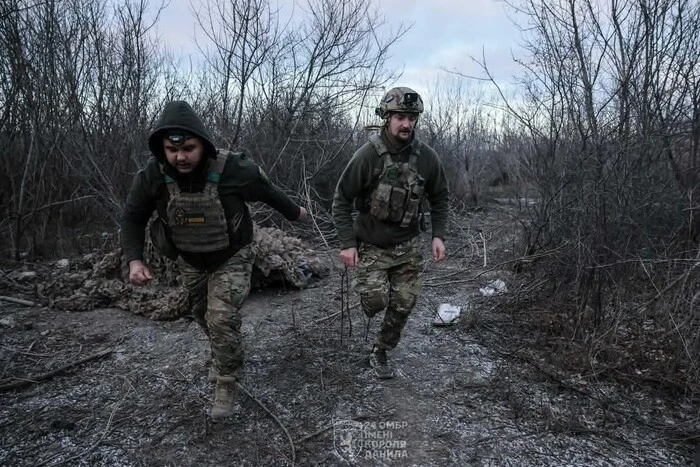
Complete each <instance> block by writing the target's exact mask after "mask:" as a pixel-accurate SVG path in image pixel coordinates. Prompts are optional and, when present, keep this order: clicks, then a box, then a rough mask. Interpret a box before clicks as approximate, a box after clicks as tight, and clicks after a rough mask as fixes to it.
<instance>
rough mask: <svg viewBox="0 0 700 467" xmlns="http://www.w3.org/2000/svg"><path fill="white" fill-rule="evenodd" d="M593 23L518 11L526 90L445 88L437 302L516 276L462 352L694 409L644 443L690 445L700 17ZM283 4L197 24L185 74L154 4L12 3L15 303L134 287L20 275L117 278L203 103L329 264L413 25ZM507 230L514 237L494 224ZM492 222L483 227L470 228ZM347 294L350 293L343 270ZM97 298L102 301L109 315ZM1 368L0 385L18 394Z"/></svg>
mask: <svg viewBox="0 0 700 467" xmlns="http://www.w3.org/2000/svg"><path fill="white" fill-rule="evenodd" d="M598 3H599V2H594V1H592V0H586V1H574V0H556V1H540V0H525V1H521V2H513V5H511V8H512V9H513V11H514V12H516V11H517V14H514V18H515V20H516V21H517V22H518V24H519V26H520V27H521V28H522V30H523V43H524V46H525V50H526V51H527V54H525V55H524V56H522V57H521V58H519V59H518V60H519V62H520V65H521V69H522V74H521V76H520V79H519V81H518V82H517V83H516V84H515V85H514V86H511V87H509V88H508V89H504V88H503V85H502V84H499V83H500V82H499V81H497V80H496V77H494V76H492V72H491V69H490V67H489V64H488V60H487V59H488V57H486V58H483V57H482V58H476V59H472V60H476V61H477V62H478V63H479V64H480V65H481V66H482V71H483V75H482V76H481V77H480V80H479V83H481V84H478V85H477V84H475V83H474V79H473V78H474V77H472V76H464V75H461V74H460V73H459V72H450V73H446V74H445V75H444V78H443V79H442V80H441V81H440V82H436V83H434V84H433V87H432V88H431V96H430V98H429V99H426V112H425V113H424V114H423V115H422V116H421V119H420V121H419V126H418V127H419V133H420V134H419V136H420V137H421V138H422V139H423V140H424V141H425V142H426V143H428V144H429V145H431V146H432V147H433V148H435V149H436V151H437V152H438V154H440V155H441V157H442V158H443V161H444V164H445V167H446V169H447V171H448V176H449V181H450V187H451V192H452V199H451V203H452V208H453V210H452V233H451V238H450V242H449V245H448V255H452V258H451V260H453V262H452V263H451V269H449V270H446V271H439V272H438V273H437V274H435V275H433V276H432V277H430V278H429V280H427V281H426V287H427V288H428V289H429V290H430V291H431V292H430V293H431V294H433V295H434V297H433V299H434V300H435V301H439V300H440V297H439V293H437V292H436V291H439V290H442V289H441V288H443V287H450V288H452V287H464V288H468V287H471V288H478V287H480V286H482V285H483V284H484V283H486V282H488V281H487V280H486V278H489V279H491V278H496V277H507V281H508V283H509V285H508V292H507V293H504V294H502V295H499V296H498V297H494V299H493V300H491V301H489V302H488V303H483V304H482V305H483V306H484V307H485V308H487V307H488V308H489V313H486V312H484V315H483V316H482V319H479V316H480V315H478V314H477V315H474V316H472V317H471V318H470V319H469V321H467V322H466V323H462V325H461V326H460V328H459V331H460V332H464V333H473V332H475V333H477V334H478V335H480V336H482V338H483V340H484V342H487V343H489V345H490V346H492V348H494V349H499V350H498V352H499V355H501V356H503V355H506V354H507V355H508V356H509V357H510V358H512V359H515V360H513V361H519V362H521V363H522V365H525V366H528V365H529V366H531V367H533V368H536V369H538V371H539V372H540V374H541V375H543V376H542V377H543V378H545V379H547V378H549V379H554V380H558V381H562V380H564V379H565V375H569V376H570V375H576V378H578V380H577V381H579V382H589V383H590V384H593V383H596V384H599V383H601V382H610V383H614V384H621V385H623V386H625V387H629V388H639V389H640V390H642V389H643V390H648V391H651V392H652V393H655V394H659V395H660V396H663V397H668V398H670V399H673V398H676V399H678V400H683V401H684V402H685V403H687V404H688V406H689V407H695V408H694V409H691V412H692V413H687V412H686V413H684V415H683V417H682V421H678V420H676V422H674V423H673V424H671V425H669V424H662V423H659V424H655V423H654V422H647V423H646V425H645V426H646V427H647V428H652V429H657V431H658V432H659V433H660V436H662V437H665V438H667V439H669V440H671V441H673V442H677V443H680V444H681V445H683V446H688V445H694V443H696V442H698V440H699V439H700V429H699V428H698V427H699V424H700V413H699V412H697V410H698V407H699V405H698V404H697V402H698V399H699V397H700V358H699V357H700V267H699V265H700V248H699V245H698V242H699V241H700V212H699V209H700V204H698V201H697V200H698V198H699V197H700V191H699V181H700V180H699V177H700V175H699V174H700V170H699V169H700V165H699V164H700V5H699V4H698V3H697V2H695V1H691V0H673V1H671V0H657V1H646V0H639V1H632V0H611V1H610V2H605V5H599V4H598ZM272 5H273V2H267V1H266V0H243V1H239V2H231V1H226V0H206V1H204V2H202V3H201V5H197V6H195V7H194V8H193V10H192V14H193V15H194V16H195V18H196V22H197V24H198V33H197V45H198V53H197V54H195V55H194V56H193V57H190V58H189V59H188V60H185V59H183V58H181V57H177V56H176V55H175V54H174V53H173V52H172V51H170V50H169V49H168V48H167V46H166V43H165V41H164V39H163V36H164V35H165V31H166V30H167V29H168V28H171V27H172V25H168V24H166V23H165V22H164V21H163V19H162V12H163V8H164V5H160V4H158V3H148V2H146V0H140V1H135V2H134V1H123V0H116V1H113V2H106V1H103V0H96V1H85V2H83V1H67V0H47V1H41V2H34V1H23V0H0V50H2V51H3V53H2V54H0V76H1V78H0V148H2V149H1V150H0V213H1V216H0V238H2V239H4V242H3V245H2V246H1V247H0V249H1V252H2V263H3V268H2V275H1V276H0V287H1V288H2V290H4V291H5V292H4V294H5V295H7V296H15V297H18V298H23V299H26V300H31V301H35V302H37V303H42V304H49V305H52V306H55V305H56V303H57V302H58V303H63V305H62V306H61V307H60V308H61V309H66V308H70V306H71V303H73V304H75V301H73V300H67V301H66V299H67V298H70V297H71V295H70V294H74V293H75V292H76V290H77V289H80V288H81V287H82V288H83V289H85V290H95V288H96V287H99V286H100V283H96V282H94V281H96V280H98V279H99V280H102V279H105V280H110V281H118V280H119V278H118V274H115V273H113V272H112V273H110V275H109V277H107V276H105V275H102V276H100V277H96V276H95V275H94V274H92V273H90V274H88V273H85V274H83V275H82V276H79V277H78V279H76V278H75V277H72V278H71V279H70V280H78V281H79V283H75V284H72V285H70V286H68V287H67V288H68V289H69V290H67V291H66V292H65V293H64V294H63V295H61V296H60V297H59V296H58V295H56V294H54V295H51V294H50V293H48V292H47V290H49V289H50V288H51V287H54V289H51V290H59V289H60V288H61V284H60V283H57V282H56V281H55V280H53V279H52V280H53V282H51V283H50V284H48V285H47V283H43V284H34V285H27V284H28V283H29V284H31V281H29V282H27V281H26V280H25V279H20V278H19V277H20V276H21V271H22V270H28V271H32V270H36V269H37V268H38V266H37V264H39V263H41V262H44V261H53V260H56V259H60V258H66V257H68V258H75V257H80V258H83V259H84V258H88V260H89V261H90V262H91V263H90V264H89V265H87V266H85V268H83V269H84V270H85V271H88V270H93V269H94V271H97V272H99V271H98V269H99V268H98V266H97V265H99V264H103V263H104V259H105V258H106V257H109V258H114V257H113V256H108V255H114V254H115V253H114V251H115V249H117V248H118V231H117V222H118V219H119V215H120V211H121V208H122V206H123V203H124V200H125V199H126V193H127V190H128V188H129V184H130V181H131V178H132V176H133V174H134V173H135V172H136V171H137V170H138V169H139V168H140V167H142V166H143V165H144V164H145V162H146V160H147V157H148V153H147V146H146V138H147V135H148V131H149V128H150V125H151V124H152V122H153V120H154V118H155V117H156V116H157V115H158V114H159V112H160V110H161V109H162V108H163V106H164V104H165V103H166V102H168V101H169V100H172V99H185V100H188V101H189V102H190V103H191V104H192V105H193V107H194V108H195V109H196V110H197V111H198V112H199V113H200V114H201V115H202V116H203V117H204V118H205V121H206V124H207V125H208V127H209V128H210V129H211V132H212V134H213V135H214V137H215V139H216V140H217V143H218V145H219V146H223V147H230V148H232V149H240V150H244V151H245V152H246V153H247V154H248V155H249V156H250V157H251V158H252V159H253V160H255V161H256V162H257V163H258V164H259V165H260V166H261V167H262V168H263V169H264V170H265V171H266V173H267V175H268V176H269V177H270V178H271V179H272V180H273V181H274V182H275V183H276V184H278V185H279V186H281V187H282V188H283V189H284V190H286V191H287V192H288V193H290V195H291V196H292V197H293V198H294V199H295V200H296V201H297V202H298V203H299V204H301V205H303V206H307V207H308V208H309V210H310V211H311V212H312V213H313V217H314V221H313V224H311V225H306V226H301V227H300V226H299V225H291V224H290V223H287V222H285V221H284V220H283V219H282V218H281V217H279V216H278V215H276V214H273V213H271V212H270V211H269V210H267V209H266V208H265V207H264V206H253V212H254V215H255V219H256V222H257V223H258V224H259V225H260V226H262V227H278V228H282V229H283V230H285V231H287V232H290V233H291V234H293V235H295V236H297V237H300V238H302V239H304V241H307V242H309V243H310V244H313V247H314V248H315V249H316V250H317V251H319V252H322V253H319V256H323V255H325V256H326V258H327V262H328V265H331V264H333V258H334V256H335V247H336V245H335V243H334V232H333V225H332V220H331V216H330V204H331V198H332V195H333V190H334V188H335V183H336V181H337V179H338V177H339V175H340V173H341V172H342V170H343V168H344V167H345V164H346V163H347V161H348V160H349V158H350V157H351V155H352V153H353V152H354V150H355V149H356V148H357V147H358V146H359V145H360V144H362V143H363V142H364V141H365V140H366V138H367V130H366V128H365V127H366V125H368V124H372V123H376V121H375V120H373V117H372V112H371V111H372V109H373V107H374V105H375V104H376V102H377V100H378V98H379V96H380V95H381V94H382V91H383V90H384V89H385V88H386V87H387V86H391V85H393V84H395V82H396V80H397V70H392V69H390V68H388V65H387V60H388V57H389V54H390V53H391V51H392V50H393V47H394V46H395V45H396V44H397V43H399V42H400V40H401V37H402V35H403V34H404V33H405V32H406V29H405V28H399V29H394V30H391V29H390V28H389V27H387V26H386V25H385V24H384V18H382V17H381V16H380V15H379V14H378V13H376V12H375V10H374V8H373V6H372V2H369V1H368V0H351V1H348V0H310V1H309V2H308V4H304V5H303V6H300V7H299V11H297V15H295V17H294V20H293V21H289V20H288V18H286V17H285V16H284V15H283V14H282V13H281V12H280V11H278V10H276V9H275V7H274V6H272ZM468 59H469V58H468V57H465V60H468ZM513 89H515V90H516V91H515V92H513ZM696 194H697V195H698V196H696ZM496 211H497V212H498V216H497V217H494V219H497V220H498V223H497V224H495V225H494V223H493V222H491V223H489V222H482V221H483V218H485V217H486V218H487V217H488V216H489V215H490V214H491V213H495V212H496ZM477 218H479V219H481V221H479V222H480V223H479V224H478V225H479V226H480V228H479V229H477V228H475V227H474V228H473V227H470V222H471V221H474V220H475V219H477ZM475 225H476V224H475ZM326 253H327V254H326ZM86 255H87V256H86ZM86 261H87V260H86ZM101 262H102V263H101ZM73 264H76V263H73ZM111 267H112V269H111V271H114V270H118V268H119V264H118V260H117V264H116V265H115V264H112V265H111ZM320 269H321V267H320V266H319V270H320ZM100 271H101V270H100ZM74 272H75V271H74ZM293 273H294V272H293ZM51 274H54V273H51ZM330 274H331V276H332V277H338V278H339V279H338V280H340V281H341V282H342V281H343V280H344V279H343V278H344V276H342V271H341V270H340V269H339V268H337V267H330ZM47 275H49V273H47ZM499 275H500V276H499ZM51 277H53V276H51ZM76 277H77V276H76ZM171 279H172V278H171ZM70 280H68V279H66V283H69V282H70ZM87 280H92V281H93V282H91V283H90V284H87V285H86V283H85V282H86V281H87ZM299 280H300V281H302V280H301V279H299ZM302 282H303V281H302ZM295 285H299V284H295ZM334 285H337V284H334ZM88 286H92V288H91V287H88ZM124 287H126V286H124ZM64 288H65V287H64ZM81 290H82V289H81ZM124 290H127V291H128V290H130V289H128V288H123V289H119V294H123V293H125V292H124ZM341 290H342V288H341ZM104 293H105V294H107V295H106V296H107V297H108V298H109V293H107V292H104ZM102 298H103V301H101V302H100V301H98V302H89V301H87V302H85V303H88V304H89V306H88V308H89V307H90V306H92V305H101V306H113V305H114V303H113V302H111V301H109V300H107V298H104V297H102ZM123 298H124V297H123V295H119V299H121V300H123ZM172 300H173V301H174V302H176V303H177V304H178V305H177V306H180V305H182V304H181V303H180V302H178V301H177V297H174V298H172ZM81 303H82V302H81ZM332 303H334V304H335V305H338V303H335V302H332ZM339 303H340V305H339V306H341V307H345V306H346V305H347V304H346V303H344V302H339ZM434 304H435V303H432V302H430V303H424V305H429V306H431V307H432V306H433V305H434ZM173 306H175V305H173ZM80 308H83V309H85V307H80ZM127 308H128V306H127ZM181 308H182V309H183V310H184V307H181ZM173 309H174V308H173ZM338 310H339V311H340V310H341V308H338ZM159 316H164V315H159ZM332 316H336V319H337V313H336V314H334V315H332ZM332 316H331V317H332ZM487 316H488V318H487ZM165 317H167V318H176V317H177V316H172V313H170V314H167V316H165ZM340 318H341V319H342V318H343V314H342V313H341V316H340ZM327 322H331V320H330V319H329V320H328V321H327ZM341 322H342V321H341ZM325 323H326V321H324V324H325ZM26 326H30V327H31V324H29V323H26ZM355 331H356V333H357V332H359V331H357V329H356V330H355ZM343 332H347V329H346V328H345V330H344V331H343ZM302 337H303V338H304V339H312V338H314V339H316V338H318V339H319V341H320V340H323V339H321V338H320V337H318V336H302ZM506 342H507V344H506ZM321 347H322V346H320V345H319V348H321ZM30 351H31V349H29V351H27V352H29V353H31V352H30ZM355 358H357V355H355ZM334 363H337V362H335V361H334ZM7 368H12V367H7V366H6V370H7ZM21 370H22V368H20V367H18V369H17V371H18V372H21ZM336 370H337V369H336V368H335V367H333V371H336ZM6 372H7V371H6ZM6 372H4V373H3V376H2V377H3V378H4V379H3V380H2V381H3V384H13V381H14V380H13V379H12V378H10V375H8V374H6ZM15 376H16V377H19V373H18V374H17V375H15ZM336 376H337V375H336ZM115 384H116V383H115ZM582 384H583V383H582ZM581 387H583V386H577V389H576V390H579V391H580V390H581V389H580V388H581ZM355 389H357V388H355ZM357 390H358V391H359V389H357ZM600 398H602V396H600V395H598V396H596V400H599V399H600ZM200 402H201V401H200ZM197 403H199V402H197ZM600 407H602V409H601V410H602V411H603V412H606V410H607V408H608V406H607V405H606V402H601V404H600ZM530 409H532V408H530ZM523 410H525V409H523ZM532 410H534V409H532ZM693 410H694V412H693ZM607 413H608V412H606V414H607ZM189 416H191V417H193V418H194V417H195V415H192V414H190V415H189ZM541 416H542V414H539V415H538V417H541ZM603 420H605V417H603ZM311 429H312V428H311V427H309V430H311ZM198 436H199V435H198ZM201 436H204V435H201ZM268 454H269V453H268ZM266 455H267V454H266Z"/></svg>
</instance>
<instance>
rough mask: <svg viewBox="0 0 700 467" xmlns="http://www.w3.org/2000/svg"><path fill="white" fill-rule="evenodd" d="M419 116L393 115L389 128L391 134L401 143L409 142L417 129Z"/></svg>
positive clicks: (407, 114)
mask: <svg viewBox="0 0 700 467" xmlns="http://www.w3.org/2000/svg"><path fill="white" fill-rule="evenodd" d="M417 120H418V115H416V114H412V113H392V114H391V115H390V116H389V125H388V127H387V129H388V131H389V134H390V135H391V136H393V137H394V138H396V139H397V140H399V141H403V142H408V141H410V139H411V133H413V129H414V128H415V127H416V121H417Z"/></svg>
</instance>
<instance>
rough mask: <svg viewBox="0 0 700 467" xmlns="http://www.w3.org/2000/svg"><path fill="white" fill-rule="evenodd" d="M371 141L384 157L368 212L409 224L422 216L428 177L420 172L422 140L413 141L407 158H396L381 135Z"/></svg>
mask: <svg viewBox="0 0 700 467" xmlns="http://www.w3.org/2000/svg"><path fill="white" fill-rule="evenodd" d="M370 142H371V143H372V144H373V145H374V148H375V149H376V151H377V154H378V155H379V157H381V158H382V159H383V160H384V167H383V168H382V171H381V173H380V174H379V183H378V185H377V187H376V188H375V189H374V190H373V191H372V193H371V194H370V197H369V198H370V199H369V201H370V202H369V212H370V214H372V216H374V217H376V218H377V219H378V220H380V221H389V222H394V223H400V225H401V227H408V226H410V225H411V223H412V222H413V221H414V220H418V219H419V218H420V215H421V211H422V209H421V205H422V203H423V198H424V196H425V179H424V178H423V177H421V176H420V174H419V173H418V156H419V155H420V149H419V147H420V143H419V142H418V141H416V142H415V143H414V145H413V151H412V152H411V155H410V156H409V160H408V162H394V161H393V160H392V159H391V153H390V152H389V148H388V147H387V146H386V144H385V143H384V141H383V140H382V138H381V137H380V136H379V135H374V136H372V137H371V138H370Z"/></svg>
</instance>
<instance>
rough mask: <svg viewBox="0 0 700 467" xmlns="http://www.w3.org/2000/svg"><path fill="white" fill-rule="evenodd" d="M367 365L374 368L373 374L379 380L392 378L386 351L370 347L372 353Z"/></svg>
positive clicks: (392, 373)
mask: <svg viewBox="0 0 700 467" xmlns="http://www.w3.org/2000/svg"><path fill="white" fill-rule="evenodd" d="M369 365H370V366H371V367H372V368H374V374H376V375H377V378H379V379H389V378H393V377H394V370H393V368H391V365H389V359H388V357H387V355H386V349H384V348H381V347H377V346H376V345H375V346H374V347H372V353H371V354H370V356H369Z"/></svg>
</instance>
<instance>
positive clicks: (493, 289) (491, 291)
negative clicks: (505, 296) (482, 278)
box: [479, 279, 508, 297]
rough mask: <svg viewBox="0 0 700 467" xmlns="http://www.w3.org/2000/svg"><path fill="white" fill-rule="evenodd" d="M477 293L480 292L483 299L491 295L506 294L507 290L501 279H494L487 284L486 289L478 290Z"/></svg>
mask: <svg viewBox="0 0 700 467" xmlns="http://www.w3.org/2000/svg"><path fill="white" fill-rule="evenodd" d="M479 292H481V295H483V296H484V297H490V296H492V295H497V294H502V293H506V292H508V288H507V287H506V283H505V282H503V281H502V280H501V279H496V280H495V281H493V282H489V283H488V284H487V285H486V287H482V288H480V289H479Z"/></svg>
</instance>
